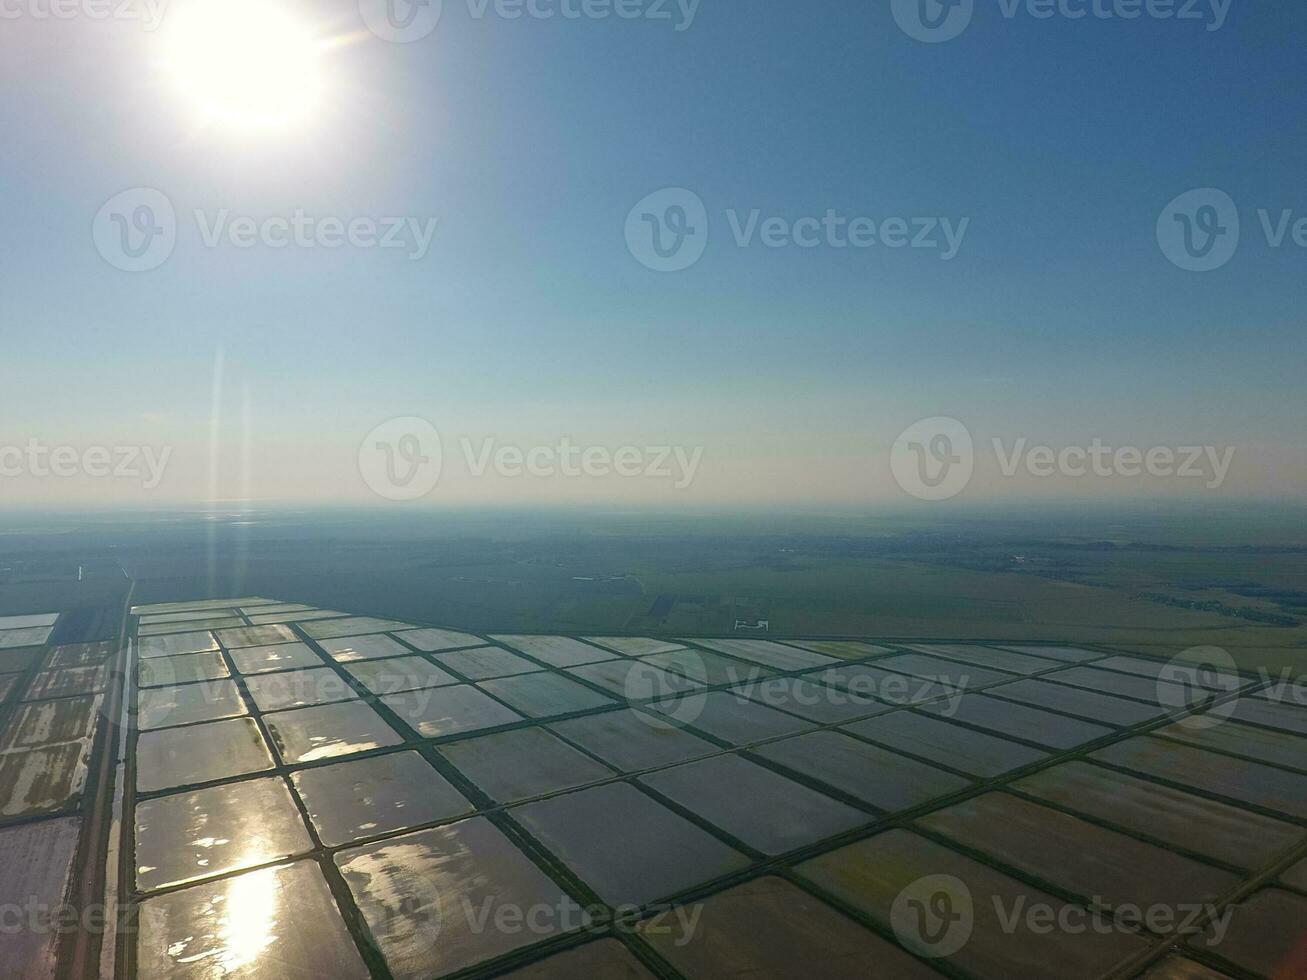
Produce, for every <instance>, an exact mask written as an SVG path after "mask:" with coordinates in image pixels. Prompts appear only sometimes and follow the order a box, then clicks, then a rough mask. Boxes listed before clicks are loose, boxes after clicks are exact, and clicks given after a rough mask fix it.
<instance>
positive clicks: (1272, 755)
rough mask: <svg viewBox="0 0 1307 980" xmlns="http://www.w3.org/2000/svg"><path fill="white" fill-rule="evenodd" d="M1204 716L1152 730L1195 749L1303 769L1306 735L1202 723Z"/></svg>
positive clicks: (1306, 767) (1306, 765)
mask: <svg viewBox="0 0 1307 980" xmlns="http://www.w3.org/2000/svg"><path fill="white" fill-rule="evenodd" d="M1205 720H1206V719H1202V718H1199V719H1182V720H1180V721H1178V722H1176V723H1174V724H1172V725H1167V726H1166V727H1165V728H1159V729H1157V730H1156V731H1154V732H1152V734H1154V735H1161V736H1163V737H1165V738H1173V739H1175V740H1176V741H1178V742H1187V743H1188V744H1190V745H1197V746H1198V747H1199V748H1204V749H1212V750H1214V751H1219V752H1229V753H1230V754H1231V755H1240V756H1243V757H1244V758H1247V759H1253V760H1255V761H1257V762H1269V763H1271V764H1272V765H1276V766H1284V767H1285V768H1287V769H1298V770H1300V771H1305V770H1307V738H1303V737H1302V736H1300V735H1293V734H1290V733H1289V732H1279V731H1273V730H1271V729H1269V728H1254V727H1253V726H1251V725H1240V724H1239V723H1237V722H1233V721H1227V722H1225V723H1223V724H1216V725H1212V724H1203V721H1205Z"/></svg>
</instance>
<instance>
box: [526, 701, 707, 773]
mask: <svg viewBox="0 0 1307 980" xmlns="http://www.w3.org/2000/svg"><path fill="white" fill-rule="evenodd" d="M549 727H550V728H551V729H553V730H554V731H555V732H557V733H558V734H560V735H562V736H563V737H564V738H566V739H568V740H569V741H572V742H575V743H576V744H577V745H579V746H581V747H582V748H583V749H585V750H586V751H587V752H590V753H591V754H592V755H597V756H599V758H601V759H603V760H604V761H605V762H607V763H608V764H609V765H610V766H615V767H617V768H618V769H620V770H621V771H622V772H636V771H639V770H641V769H658V768H661V767H663V766H671V765H675V764H676V763H678V762H688V761H689V760H691V759H698V758H701V757H703V756H705V755H712V754H713V753H715V752H720V751H721V749H719V748H718V747H717V746H716V745H713V744H712V743H711V742H706V741H704V740H703V739H701V738H699V737H698V736H697V735H691V734H690V733H689V732H687V731H684V730H682V729H680V728H677V727H675V726H674V725H672V724H671V723H670V722H668V721H664V720H663V719H662V718H661V717H659V716H658V715H654V714H648V713H646V712H643V711H635V710H633V709H630V708H623V709H621V710H619V711H605V712H604V713H603V714H600V715H589V716H587V717H585V718H573V719H571V720H570V721H559V722H554V723H553V724H552V725H550V726H549Z"/></svg>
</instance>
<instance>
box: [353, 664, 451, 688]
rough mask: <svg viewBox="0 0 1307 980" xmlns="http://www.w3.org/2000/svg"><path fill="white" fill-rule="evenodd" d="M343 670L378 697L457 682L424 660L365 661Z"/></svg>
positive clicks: (446, 672)
mask: <svg viewBox="0 0 1307 980" xmlns="http://www.w3.org/2000/svg"><path fill="white" fill-rule="evenodd" d="M345 670H346V671H347V672H348V673H349V674H350V675H351V676H352V677H353V678H354V679H355V680H357V681H358V682H359V683H360V684H362V685H363V686H364V687H366V688H367V689H368V690H369V691H371V692H372V693H373V694H376V695H378V696H381V695H385V694H400V693H402V692H404V691H418V690H421V689H423V688H427V687H443V686H444V685H446V684H457V683H459V680H458V678H457V677H455V676H454V675H453V674H451V673H449V672H448V671H446V670H442V669H441V668H440V667H437V666H436V665H435V664H433V663H432V662H431V661H429V660H427V659H425V658H424V657H395V658H393V659H390V660H365V661H361V662H359V663H348V664H345Z"/></svg>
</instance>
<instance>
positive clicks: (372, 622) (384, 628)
mask: <svg viewBox="0 0 1307 980" xmlns="http://www.w3.org/2000/svg"><path fill="white" fill-rule="evenodd" d="M300 628H301V629H303V630H304V632H305V633H307V634H308V635H309V636H311V637H313V638H314V639H315V640H323V639H327V638H329V637H336V636H361V635H362V634H364V633H388V632H391V631H393V630H411V629H413V628H414V626H413V624H412V623H401V622H400V621H399V620H397V619H376V618H374V617H372V616H345V617H344V618H336V619H319V620H314V621H312V622H307V623H305V624H304V625H303V626H302V627H300Z"/></svg>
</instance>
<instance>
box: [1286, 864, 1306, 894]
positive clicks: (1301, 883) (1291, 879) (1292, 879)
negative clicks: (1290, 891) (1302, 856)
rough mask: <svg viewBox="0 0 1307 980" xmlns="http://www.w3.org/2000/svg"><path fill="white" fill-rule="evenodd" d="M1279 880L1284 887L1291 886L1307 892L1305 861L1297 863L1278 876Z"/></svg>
mask: <svg viewBox="0 0 1307 980" xmlns="http://www.w3.org/2000/svg"><path fill="white" fill-rule="evenodd" d="M1280 880H1281V881H1283V882H1284V883H1285V884H1286V885H1293V887H1294V888H1300V889H1302V890H1303V891H1307V860H1304V861H1299V862H1298V863H1297V864H1295V865H1294V866H1293V867H1292V868H1290V869H1289V870H1288V871H1286V872H1285V873H1284V874H1282V875H1280Z"/></svg>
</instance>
